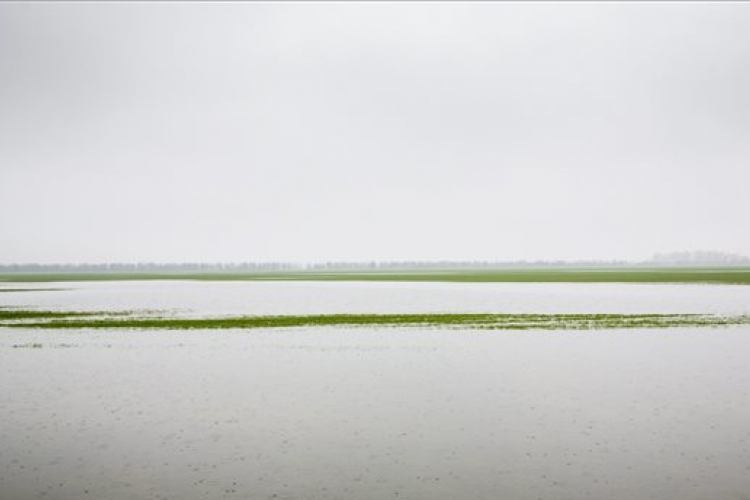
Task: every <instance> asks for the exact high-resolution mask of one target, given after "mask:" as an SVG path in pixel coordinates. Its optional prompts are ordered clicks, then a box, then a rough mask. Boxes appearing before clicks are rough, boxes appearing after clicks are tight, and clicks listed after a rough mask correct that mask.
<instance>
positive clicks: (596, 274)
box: [0, 267, 750, 285]
mask: <svg viewBox="0 0 750 500" xmlns="http://www.w3.org/2000/svg"><path fill="white" fill-rule="evenodd" d="M132 280H203V281H417V282H420V281H433V282H495V283H502V282H506V283H716V284H743V285H747V284H750V268H746V267H743V268H732V267H723V268H640V267H624V268H514V269H481V270H413V271H409V270H406V271H330V272H317V271H289V272H241V273H240V272H164V273H141V272H112V273H109V272H88V273H82V272H57V273H0V282H3V281H4V282H27V283H32V282H35V283H47V282H64V281H132Z"/></svg>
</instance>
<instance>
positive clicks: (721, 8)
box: [0, 2, 750, 263]
mask: <svg viewBox="0 0 750 500" xmlns="http://www.w3.org/2000/svg"><path fill="white" fill-rule="evenodd" d="M748 186H750V4H749V3H723V4H716V3H677V2H675V3H661V4H650V3H632V4H622V3H593V4H590V3H531V4H517V3H473V4H459V3H435V4H421V3H411V4H401V3H382V4H381V3H366V4H359V3H317V4H296V3H268V4H263V3H224V4H203V3H158V4H144V3H135V4H128V3H70V4H65V3H38V4H22V3H15V4H14V3H3V4H0V228H1V230H2V233H1V234H2V241H1V243H0V263H12V262H81V261H90V262H102V261H248V260H296V261H316V260H371V259H374V260H401V259H425V260H432V259H492V260H494V259H498V260H514V259H530V260H531V259H590V258H593V259H642V258H647V257H649V256H650V255H651V254H652V253H653V252H660V251H671V250H683V249H685V250H692V249H715V250H721V251H728V252H737V253H743V254H750V216H748V213H750V211H749V210H748V207H749V206H750V202H748V194H747V192H748Z"/></svg>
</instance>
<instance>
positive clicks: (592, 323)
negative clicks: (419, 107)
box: [0, 309, 750, 330]
mask: <svg viewBox="0 0 750 500" xmlns="http://www.w3.org/2000/svg"><path fill="white" fill-rule="evenodd" d="M730 325H750V315H739V316H719V315H707V314H315V315H286V316H234V317H218V318H179V317H163V316H156V315H145V316H139V315H138V314H137V313H122V312H79V311H70V312H64V311H35V310H12V309H4V310H0V327H10V328H45V329H61V328H66V329H70V328H79V329H80V328H105V329H120V328H126V329H168V330H187V329H255V328H294V327H315V326H340V327H444V328H468V329H483V330H604V329H615V328H674V327H719V326H730Z"/></svg>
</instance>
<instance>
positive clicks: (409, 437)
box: [0, 281, 750, 500]
mask: <svg viewBox="0 0 750 500" xmlns="http://www.w3.org/2000/svg"><path fill="white" fill-rule="evenodd" d="M0 287H7V288H11V284H6V285H0ZM33 287H39V288H45V289H49V288H61V289H63V290H57V291H54V290H44V291H38V292H34V291H24V292H8V293H3V294H1V295H0V305H2V306H15V307H22V308H33V307H37V308H40V309H45V310H83V311H85V310H91V311H97V310H121V311H126V310H134V309H150V310H153V309H158V310H163V311H170V313H172V314H176V315H178V316H185V317H203V316H207V315H230V314H321V313H416V312H418V313H468V312H471V313H632V314H646V313H660V314H669V313H674V314H690V313H697V314H747V313H750V287H744V286H713V285H658V284H653V285H652V284H649V285H645V284H632V285H628V284H511V283H357V282H336V283H309V282H292V283H283V282H273V283H270V282H268V283H267V282H249V283H248V282H231V283H212V282H187V281H184V282H158V281H157V282H127V283H121V282H103V283H83V282H79V283H55V284H54V287H51V286H49V284H42V283H40V284H38V285H34V284H23V285H19V284H17V283H16V284H12V288H14V289H18V288H33ZM747 352H750V327H748V326H732V327H721V328H690V329H687V328H685V329H683V328H671V329H666V330H641V329H634V330H617V329H615V330H602V331H552V332H543V331H534V330H529V331H521V332H511V331H477V330H462V329H452V330H446V329H440V328H408V329H406V328H387V329H378V328H341V327H339V328H332V327H318V328H295V329H283V330H282V329H255V330H252V331H248V330H220V331H217V330H211V331H209V330H205V331H203V330H190V331H169V330H158V331H157V330H111V331H108V330H87V329H80V330H78V329H73V330H61V331H57V330H55V331H47V330H37V329H16V328H14V329H11V328H5V329H0V415H2V420H1V422H0V498H1V499H2V500H5V499H9V500H25V499H31V498H51V499H61V500H78V499H82V498H96V499H102V498H107V499H116V500H119V499H143V498H172V499H193V498H195V499H215V498H243V499H266V498H269V499H271V498H276V499H382V498H406V499H446V500H447V499H451V500H452V499H458V498H471V499H488V500H489V499H493V500H494V499H498V498H508V499H538V498H542V499H571V500H572V499H580V498H597V499H601V498H608V499H633V498H639V499H640V498H653V499H675V498H679V499H709V498H733V499H734V498H736V499H742V498H750V426H748V424H747V422H750V364H748V363H747Z"/></svg>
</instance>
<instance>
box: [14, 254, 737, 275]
mask: <svg viewBox="0 0 750 500" xmlns="http://www.w3.org/2000/svg"><path fill="white" fill-rule="evenodd" d="M701 265H705V266H710V265H718V266H748V265H750V258H748V257H745V256H742V255H737V254H729V253H722V252H674V253H662V254H656V255H654V257H653V258H651V259H650V260H646V261H640V262H634V261H624V260H580V261H565V260H555V261H549V260H535V261H527V260H518V261H490V260H473V261H465V260H437V261H421V260H405V261H359V262H349V261H328V262H315V263H298V262H234V263H223V262H214V263H195V262H182V263H155V262H138V263H118V262H113V263H103V264H90V263H89V264H86V263H83V264H5V265H0V272H4V273H13V272H18V273H34V272H39V273H43V272H48V273H49V272H70V273H79V272H115V273H117V272H121V273H128V272H133V273H155V272H157V273H158V272H163V273H186V272H275V271H287V272H288V271H311V272H315V271H318V272H324V271H388V270H393V271H399V270H446V269H447V270H451V269H456V270H470V269H508V268H532V267H623V266H701Z"/></svg>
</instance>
